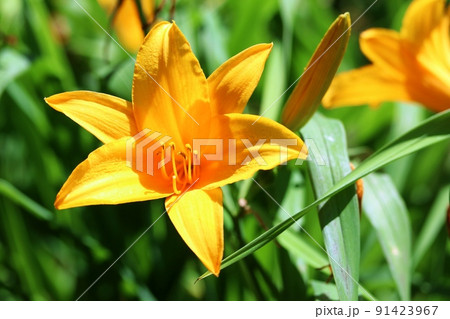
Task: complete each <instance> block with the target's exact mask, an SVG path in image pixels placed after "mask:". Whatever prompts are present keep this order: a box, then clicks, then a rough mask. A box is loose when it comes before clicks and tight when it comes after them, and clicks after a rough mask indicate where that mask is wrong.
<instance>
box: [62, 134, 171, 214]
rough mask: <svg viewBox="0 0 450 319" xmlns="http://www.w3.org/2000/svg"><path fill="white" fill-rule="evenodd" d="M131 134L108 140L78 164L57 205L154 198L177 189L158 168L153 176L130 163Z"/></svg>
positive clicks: (68, 205)
mask: <svg viewBox="0 0 450 319" xmlns="http://www.w3.org/2000/svg"><path fill="white" fill-rule="evenodd" d="M129 139H130V138H129V137H124V138H122V139H120V140H117V141H113V142H111V143H108V144H105V145H103V146H101V147H100V148H98V149H96V150H95V151H93V152H92V153H91V154H89V157H88V158H87V159H86V160H85V161H84V162H82V163H81V164H80V165H78V166H77V168H75V170H74V171H73V172H72V174H71V175H70V176H69V178H68V179H67V181H66V182H65V184H64V185H63V187H62V188H61V190H60V191H59V193H58V195H57V197H56V201H55V207H56V208H58V209H65V208H71V207H78V206H87V205H99V204H121V203H128V202H136V201H144V200H151V199H156V198H162V197H166V196H169V195H171V194H172V193H173V191H172V187H171V185H170V183H168V182H167V181H166V180H164V179H163V177H162V176H161V174H160V173H159V171H158V170H155V172H156V173H155V174H154V175H153V176H151V175H149V174H144V173H140V172H136V171H135V170H133V169H132V168H130V167H129V166H128V165H127V158H126V147H127V141H129Z"/></svg>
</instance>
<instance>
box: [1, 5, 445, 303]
mask: <svg viewBox="0 0 450 319" xmlns="http://www.w3.org/2000/svg"><path fill="white" fill-rule="evenodd" d="M77 1H78V2H79V3H80V4H81V5H82V6H83V7H84V8H85V9H86V10H87V11H88V12H89V13H90V14H91V15H92V17H93V19H95V20H96V21H98V23H99V24H100V25H101V26H103V27H104V28H105V29H106V30H108V31H111V28H110V27H109V20H108V17H107V16H106V15H105V13H104V12H103V10H102V9H101V8H100V7H99V5H98V4H97V2H96V1H93V0H83V1H82V0H77ZM371 4H372V1H367V0H364V1H357V0H341V1H337V0H336V1H332V0H321V1H316V0H279V1H278V0H266V1H258V0H245V1H243V0H229V1H206V0H205V1H200V0H197V1H188V0H179V1H177V7H176V11H175V16H174V19H175V21H176V22H177V24H178V25H179V27H180V28H181V30H182V31H183V32H184V33H185V35H186V37H187V38H188V40H189V41H190V43H191V45H192V48H193V51H194V52H195V54H196V55H197V56H198V58H199V59H200V63H201V64H202V66H203V68H204V71H205V74H206V75H209V74H211V73H212V72H213V70H214V69H215V68H216V67H218V66H219V65H220V64H221V63H222V62H224V61H225V60H226V59H228V58H229V57H231V56H232V55H234V54H236V53H238V52H240V51H241V50H244V49H245V48H247V47H249V46H251V45H253V44H257V43H261V42H273V43H274V49H273V51H272V54H271V56H270V58H269V61H268V64H267V66H266V69H265V72H264V74H263V78H262V81H261V82H260V85H259V86H258V88H257V90H256V91H255V93H254V95H253V96H252V98H251V100H250V102H249V105H248V108H247V111H248V112H249V113H254V114H258V113H261V112H264V111H265V110H266V109H268V107H269V106H270V105H271V103H272V102H273V101H274V100H276V99H277V98H278V97H279V96H280V95H281V94H282V93H283V92H284V91H285V90H286V89H287V88H288V87H289V85H290V84H291V83H293V82H294V81H295V80H296V79H297V78H298V76H299V75H300V74H301V73H302V71H303V68H304V67H305V65H306V63H307V62H308V60H309V57H310V56H311V55H312V53H313V52H314V49H315V47H316V45H317V44H318V43H319V41H320V39H321V37H322V36H323V34H324V33H325V32H326V30H327V29H328V27H329V25H330V24H331V23H332V21H333V20H334V19H335V18H336V17H337V16H338V14H340V13H343V12H346V11H348V12H350V14H351V16H352V20H353V21H355V20H356V19H357V18H358V17H359V16H360V15H361V14H362V13H363V12H364V11H365V10H366V9H367V8H368V7H369V5H371ZM408 4H409V1H403V0H390V1H384V0H380V1H378V2H377V3H376V4H375V5H374V6H373V7H372V8H371V9H370V10H369V11H367V13H366V14H365V15H363V16H362V17H361V18H360V19H359V20H358V21H357V22H356V23H355V25H354V27H353V30H352V37H351V40H350V43H349V49H348V51H347V53H346V55H345V57H344V61H343V63H342V65H341V67H340V70H347V69H352V68H355V67H358V66H361V65H364V64H366V63H368V61H367V60H366V59H365V58H364V57H363V55H362V54H361V52H360V51H359V46H358V35H359V33H360V32H361V31H363V30H365V29H367V28H370V27H388V28H394V29H398V28H399V26H400V23H401V18H402V16H403V13H404V10H405V9H406V7H407V6H408ZM159 18H161V19H168V18H169V14H168V10H167V9H165V10H163V11H162V12H161V14H160V15H159ZM133 63H134V62H133V60H131V59H130V58H129V57H128V55H127V54H126V53H125V52H123V51H122V50H121V49H120V48H119V47H118V46H117V45H116V44H115V43H114V42H113V41H112V40H111V39H110V38H109V37H108V36H107V35H106V34H105V33H104V32H103V30H102V29H101V28H100V27H99V26H98V25H97V24H96V23H95V22H94V21H93V20H92V19H91V18H90V17H89V16H88V15H87V14H86V13H85V12H84V11H83V10H82V9H81V8H80V7H79V6H78V5H77V4H76V3H75V1H72V0H47V1H43V0H26V1H25V0H11V1H2V2H0V300H75V299H77V298H78V297H79V296H80V295H81V294H82V293H83V292H84V291H85V290H86V289H87V288H88V287H89V286H90V285H91V284H92V283H93V282H94V281H95V280H96V279H97V278H98V277H99V276H100V275H101V274H102V273H103V272H104V271H105V270H106V269H107V268H108V267H109V266H110V265H111V264H112V263H113V262H114V261H115V260H116V259H117V258H118V257H119V256H120V255H121V254H122V253H123V252H124V251H125V250H126V249H127V248H128V247H129V246H130V245H131V244H132V243H133V242H134V241H135V240H136V239H137V238H138V237H139V236H140V235H141V234H142V232H144V231H145V230H146V229H147V228H148V227H149V226H150V225H151V224H152V222H153V221H155V220H156V219H157V218H158V217H159V216H160V215H161V214H162V213H163V212H164V206H163V202H162V201H152V202H145V203H133V204H126V205H120V206H95V207H84V208H77V209H70V210H65V211H55V209H54V208H53V201H54V199H55V196H56V194H57V192H58V190H59V188H60V187H61V185H62V184H63V183H64V181H65V179H66V178H67V177H68V176H69V174H70V172H71V171H72V170H73V169H74V168H75V167H76V165H77V164H78V163H80V162H81V161H83V160H84V159H85V158H86V157H87V155H88V154H89V152H91V151H93V150H94V149H95V148H97V147H98V146H99V145H100V142H99V141H97V140H96V139H95V138H94V137H93V136H91V135H90V134H89V133H87V132H86V131H84V130H83V129H82V128H80V127H79V126H78V125H77V124H75V123H74V122H72V121H71V120H70V119H68V118H66V117H65V116H64V115H62V114H60V113H58V112H56V111H54V110H52V109H51V108H50V107H49V106H48V105H46V104H45V103H44V100H43V98H44V97H47V96H50V95H53V94H56V93H60V92H64V91H70V90H81V89H82V90H92V91H98V92H104V93H109V94H113V95H116V96H120V97H122V98H126V99H128V100H130V93H131V79H132V74H133ZM291 91H292V89H291V90H290V91H288V92H287V93H286V94H285V95H283V97H282V98H281V99H280V100H279V101H278V102H276V103H275V104H274V105H273V107H271V108H270V110H267V112H266V114H265V115H266V116H269V117H272V118H274V119H277V118H278V116H279V112H280V110H281V108H282V106H283V103H284V101H285V100H286V99H287V97H288V96H289V94H290V92H291ZM321 112H322V114H324V115H325V116H327V117H332V118H335V119H338V120H340V121H342V123H343V128H342V129H344V128H345V133H343V134H344V135H343V136H344V137H345V136H346V141H345V139H344V144H345V143H346V144H347V146H348V147H347V148H348V155H349V156H350V158H351V160H352V162H354V163H355V164H358V163H359V162H361V161H363V160H364V159H365V158H367V157H368V156H369V155H370V154H372V153H374V152H375V151H376V150H378V149H379V148H380V147H381V146H383V145H384V144H386V143H387V142H388V141H391V140H392V139H394V138H395V137H397V136H399V135H401V134H402V133H404V132H406V131H408V130H409V129H411V128H412V127H414V126H416V125H418V124H419V123H420V122H421V121H423V120H424V119H426V118H428V117H429V116H430V115H432V114H431V112H429V111H427V110H426V109H425V108H423V107H421V106H418V105H407V104H404V103H384V104H383V105H381V106H380V107H379V108H376V109H371V108H369V107H367V106H362V107H357V108H342V109H338V110H333V111H329V110H321ZM330 123H332V122H330ZM311 125H312V124H311ZM333 125H334V124H333ZM333 125H332V124H330V130H331V131H332V128H331V127H332V126H333ZM336 130H337V131H336V132H339V130H340V129H338V128H337V129H336ZM309 131H311V130H310V129H309ZM332 132H334V131H332ZM313 133H314V131H313ZM447 133H448V132H447ZM336 134H340V133H336ZM337 151H338V150H337ZM341 164H342V163H341ZM305 166H306V165H305ZM449 175H450V157H449V144H448V142H445V143H438V144H436V145H433V146H431V147H429V148H426V149H425V150H422V151H420V152H418V153H415V154H412V155H409V156H408V157H405V158H403V159H401V160H399V161H396V162H394V163H392V164H389V165H388V166H386V167H385V168H383V170H382V174H380V173H377V174H372V175H370V176H369V177H368V178H366V179H365V180H364V183H365V196H364V199H363V210H362V214H361V219H360V225H358V227H360V229H361V231H360V239H359V241H360V246H361V247H360V258H358V259H357V262H358V263H359V265H360V269H359V273H360V278H359V282H360V283H361V285H362V286H363V287H364V288H365V289H366V290H367V291H368V292H370V294H371V295H373V296H374V297H375V298H377V299H379V300H400V299H412V300H448V299H449V297H450V276H449V275H450V267H449V256H450V244H449V240H448V234H447V230H446V226H445V220H446V219H445V218H446V216H445V214H446V212H447V209H448V192H449V182H448V181H449V180H450V178H449ZM255 179H256V180H257V181H258V184H260V185H261V186H262V187H263V188H264V189H265V190H267V192H268V193H270V194H272V195H273V197H274V199H276V200H277V201H278V202H280V203H281V204H282V206H283V207H284V208H286V209H287V210H288V211H289V212H290V213H292V214H293V213H296V212H298V211H300V209H301V208H302V207H305V206H306V205H307V204H308V203H311V202H312V201H313V200H314V196H315V195H314V194H315V193H317V189H316V190H314V188H313V186H312V185H311V178H310V177H309V175H308V170H307V169H306V168H305V167H302V168H298V167H292V166H291V165H289V166H287V167H280V168H278V169H276V170H274V171H272V172H263V173H260V174H258V176H257V177H255ZM258 184H255V183H254V182H253V181H252V180H250V181H244V182H241V183H237V184H235V185H230V186H227V187H225V188H224V196H225V197H224V202H225V203H224V204H225V256H227V255H230V254H231V253H233V252H234V251H236V250H238V249H239V248H240V247H242V246H244V245H245V244H246V243H248V242H250V241H251V240H253V239H254V238H256V237H257V236H258V235H260V234H262V233H263V232H264V230H265V229H267V228H270V227H272V226H274V225H276V224H278V223H279V222H280V221H282V220H283V219H286V216H284V215H283V212H282V209H280V207H279V206H278V205H277V204H276V203H275V202H274V201H273V200H272V199H271V198H270V197H268V196H267V194H265V192H264V191H263V190H262V189H261V188H260V187H258ZM239 198H245V199H246V201H247V206H246V207H243V208H242V207H239V205H238V199H239ZM320 225H321V224H320V221H319V218H318V212H317V210H313V211H312V212H310V213H309V214H307V215H306V216H305V217H304V218H302V219H301V226H302V227H303V228H304V229H305V230H307V232H308V233H309V234H311V236H312V238H313V239H311V238H310V237H308V236H307V235H306V234H305V232H303V231H300V230H299V227H298V225H294V226H292V227H291V228H290V229H289V230H288V231H287V232H285V233H283V235H281V236H279V237H278V238H277V239H276V240H273V241H271V242H270V243H269V244H267V245H266V246H264V247H263V248H261V249H260V250H258V251H256V252H255V253H254V254H252V255H249V256H248V257H246V258H245V259H242V260H240V261H239V262H237V263H234V264H233V265H231V266H230V267H228V268H226V269H224V270H223V271H222V272H221V274H220V277H219V278H214V277H208V278H206V279H203V280H200V281H198V282H197V283H195V281H196V279H197V278H198V277H199V276H200V275H201V274H202V273H203V272H204V271H205V269H204V267H203V266H202V264H201V263H200V262H199V261H198V259H197V258H196V257H195V256H194V255H193V254H192V253H191V252H190V250H189V249H188V247H187V246H186V245H185V244H184V242H183V241H182V240H181V238H180V236H179V235H178V234H177V232H176V231H175V229H174V227H173V226H172V225H171V223H170V221H169V219H168V218H167V216H163V218H161V219H160V220H159V221H157V223H156V224H155V226H154V227H152V228H151V229H150V230H149V231H148V232H146V234H145V235H144V236H143V237H142V238H141V239H140V240H138V241H137V242H136V243H135V244H134V245H133V246H132V247H131V248H130V250H129V251H128V252H127V253H126V254H125V255H124V256H123V257H122V258H120V259H119V260H118V261H117V263H116V264H114V266H113V267H111V269H110V270H109V271H107V272H106V273H105V275H104V276H103V277H102V278H101V279H100V280H99V281H98V282H97V283H96V284H95V285H93V286H92V288H91V289H89V290H88V291H87V292H86V294H84V295H83V296H82V298H81V300H313V299H326V300H328V299H331V300H336V299H338V298H339V297H338V293H337V290H336V286H335V284H334V280H333V278H331V277H330V271H329V267H328V264H329V261H328V257H327V255H326V254H325V252H324V251H323V250H322V249H321V248H320V246H322V247H323V245H324V239H323V235H322V230H321V226H320ZM350 231H351V229H350ZM390 244H396V245H398V246H396V249H398V250H397V251H396V252H397V253H400V254H401V256H402V259H401V260H400V262H398V261H397V262H395V261H392V258H394V257H395V256H394V257H393V255H395V254H393V253H392V252H393V250H392V246H389V245H390ZM319 245H320V246H319ZM357 255H358V257H359V253H358V254H357ZM355 256H356V255H354V256H352V258H356V257H355ZM388 261H389V262H388ZM391 261H392V262H391ZM405 274H406V275H405ZM359 298H360V299H370V297H369V296H368V294H367V293H364V292H362V290H361V289H360V295H359Z"/></svg>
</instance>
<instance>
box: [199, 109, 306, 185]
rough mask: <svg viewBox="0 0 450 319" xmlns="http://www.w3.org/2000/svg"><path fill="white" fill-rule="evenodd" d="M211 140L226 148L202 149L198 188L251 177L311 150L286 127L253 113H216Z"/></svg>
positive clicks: (304, 156) (304, 155) (301, 157)
mask: <svg viewBox="0 0 450 319" xmlns="http://www.w3.org/2000/svg"><path fill="white" fill-rule="evenodd" d="M209 142H211V143H212V144H211V145H213V144H214V143H218V144H217V145H222V148H223V151H222V152H220V151H219V152H217V147H216V146H215V145H213V146H211V147H204V148H200V154H202V156H201V159H200V160H201V162H200V169H199V171H200V179H199V181H198V184H199V186H198V188H203V189H214V188H217V187H220V186H223V185H226V184H231V183H234V182H237V181H240V180H243V179H247V178H250V177H252V176H253V174H254V173H255V172H256V171H258V170H269V169H272V168H274V167H275V166H278V165H280V164H283V163H285V162H287V161H288V160H291V159H296V158H300V159H305V158H306V153H307V151H306V147H304V143H303V141H302V140H301V139H300V138H299V137H298V136H297V135H296V134H294V133H293V132H292V131H290V130H289V129H287V128H286V127H285V126H283V125H281V124H279V123H277V122H275V121H273V120H270V119H267V118H264V117H258V116H256V115H250V114H235V113H234V114H225V115H218V116H216V117H215V118H214V119H213V121H212V124H211V133H210V140H209ZM194 148H196V147H195V146H194ZM218 148H219V149H220V148H221V147H220V146H218ZM214 154H218V156H215V155H214ZM211 155H212V156H213V157H211ZM207 157H209V159H207Z"/></svg>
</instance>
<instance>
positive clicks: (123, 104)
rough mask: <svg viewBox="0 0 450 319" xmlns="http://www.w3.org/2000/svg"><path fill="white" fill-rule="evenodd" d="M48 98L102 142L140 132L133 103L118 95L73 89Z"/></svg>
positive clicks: (52, 103) (58, 108)
mask: <svg viewBox="0 0 450 319" xmlns="http://www.w3.org/2000/svg"><path fill="white" fill-rule="evenodd" d="M45 101H46V102H47V103H48V104H49V105H50V106H51V107H53V108H54V109H55V110H57V111H59V112H62V113H64V114H65V115H67V116H68V117H70V118H71V119H72V120H74V121H75V122H77V123H78V124H80V125H81V126H82V127H83V128H85V129H86V130H87V131H89V132H91V133H92V134H94V135H95V136H96V137H97V138H98V139H99V140H100V141H102V142H103V143H108V142H111V141H113V140H117V139H119V138H122V137H124V136H133V135H135V134H136V133H137V129H136V123H135V121H134V115H133V111H132V108H131V103H130V102H128V101H126V100H123V99H120V98H118V97H115V96H112V95H107V94H102V93H96V92H90V91H74V92H66V93H61V94H56V95H52V96H51V97H48V98H46V99H45Z"/></svg>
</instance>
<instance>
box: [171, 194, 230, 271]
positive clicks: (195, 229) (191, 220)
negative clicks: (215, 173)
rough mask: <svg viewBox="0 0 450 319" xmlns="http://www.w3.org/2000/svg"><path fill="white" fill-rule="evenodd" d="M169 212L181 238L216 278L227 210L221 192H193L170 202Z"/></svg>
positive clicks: (172, 197)
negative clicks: (224, 214) (224, 212)
mask: <svg viewBox="0 0 450 319" xmlns="http://www.w3.org/2000/svg"><path fill="white" fill-rule="evenodd" d="M166 210H167V211H168V214H169V217H170V220H171V221H172V223H173V225H174V226H175V228H176V229H177V231H178V233H179V234H180V236H181V238H183V240H184V241H185V243H186V244H187V245H188V246H189V248H190V249H191V250H192V251H193V252H194V253H195V254H196V255H197V257H198V258H199V259H200V260H201V261H202V263H203V264H204V265H205V267H206V268H208V270H209V271H211V272H212V273H213V274H214V275H216V276H218V275H219V272H220V263H221V261H222V256H223V206H222V190H221V189H220V188H216V189H212V190H208V191H204V190H200V189H197V190H191V191H187V192H185V193H184V194H181V195H173V196H171V197H169V198H167V199H166Z"/></svg>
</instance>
